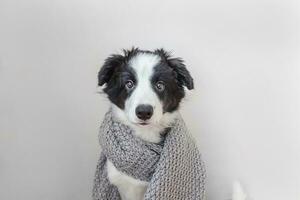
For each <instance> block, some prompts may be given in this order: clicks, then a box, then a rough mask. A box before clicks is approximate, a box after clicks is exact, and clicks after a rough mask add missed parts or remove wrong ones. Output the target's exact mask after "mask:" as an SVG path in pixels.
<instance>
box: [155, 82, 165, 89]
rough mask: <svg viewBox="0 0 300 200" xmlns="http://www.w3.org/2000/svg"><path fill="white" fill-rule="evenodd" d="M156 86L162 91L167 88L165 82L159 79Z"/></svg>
mask: <svg viewBox="0 0 300 200" xmlns="http://www.w3.org/2000/svg"><path fill="white" fill-rule="evenodd" d="M155 87H156V89H157V90H158V91H160V92H162V91H164V90H165V83H164V82H162V81H158V82H157V83H156V84H155Z"/></svg>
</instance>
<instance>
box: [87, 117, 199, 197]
mask: <svg viewBox="0 0 300 200" xmlns="http://www.w3.org/2000/svg"><path fill="white" fill-rule="evenodd" d="M162 135H163V140H162V142H161V143H159V144H155V143H150V142H145V141H143V140H141V139H140V138H138V137H136V136H135V135H134V134H133V131H132V129H130V128H129V127H128V126H126V125H124V124H122V123H120V122H117V121H116V120H114V119H113V116H112V113H111V111H109V112H108V113H106V115H105V118H104V120H103V123H102V125H101V127H100V132H99V141H100V145H101V148H102V152H101V154H100V159H99V161H98V164H97V169H96V174H95V180H94V188H93V199H94V200H121V197H120V194H119V192H118V189H117V187H116V186H114V185H112V184H110V182H109V180H108V177H107V169H106V161H107V159H109V160H110V161H111V162H112V163H113V164H114V166H115V167H116V168H117V169H118V170H119V171H122V172H124V173H126V174H127V175H129V176H132V177H134V178H136V179H139V180H142V181H147V182H149V184H148V187H147V190H146V193H145V196H144V199H145V200H204V196H205V188H204V186H205V168H204V163H203V162H202V160H201V155H200V153H199V151H198V149H197V147H196V144H195V142H194V140H193V138H192V137H191V135H190V134H189V133H188V131H187V128H186V126H185V123H184V122H183V120H182V119H181V118H177V119H176V120H175V121H174V123H173V124H172V125H171V128H168V129H167V130H166V132H165V133H163V134H162Z"/></svg>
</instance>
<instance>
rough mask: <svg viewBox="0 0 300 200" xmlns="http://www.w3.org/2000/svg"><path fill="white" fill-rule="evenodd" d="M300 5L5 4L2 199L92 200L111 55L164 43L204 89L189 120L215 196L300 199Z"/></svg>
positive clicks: (63, 0)
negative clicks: (241, 192) (101, 79)
mask: <svg viewBox="0 0 300 200" xmlns="http://www.w3.org/2000/svg"><path fill="white" fill-rule="evenodd" d="M299 8H300V7H299V3H298V2H297V1H277V0H275V1H272V0H257V1H253V0H248V1H238V0H236V1H234V0H231V1H221V0H212V1H208V0H206V1H196V0H195V1H179V0H152V1H146V0H139V1H138V0H137V1H133V0H120V1H116V0H109V1H108V0H107V1H103V0H85V1H83V0H72V1H71V0H43V1H41V0H26V1H21V0H20V1H18V0H0V199H1V200H17V199H25V200H82V199H91V190H92V183H93V176H94V172H95V167H96V162H97V159H98V156H99V145H98V138H97V134H98V128H99V125H100V122H101V120H102V118H103V114H104V112H106V110H107V109H108V106H109V103H108V101H107V100H106V98H105V95H101V94H98V93H97V91H98V89H99V88H97V72H98V70H99V69H100V67H101V64H102V63H103V60H104V59H105V58H106V57H107V56H108V55H109V54H111V53H118V52H120V49H122V48H130V47H132V46H137V47H140V48H142V49H149V50H152V49H155V48H159V47H164V48H166V49H167V50H170V51H172V52H173V53H174V55H175V56H180V57H182V58H184V59H185V61H186V64H187V67H188V69H189V70H190V71H191V73H192V75H193V77H194V79H195V87H196V88H195V90H194V91H192V92H190V93H189V94H188V96H187V99H186V100H185V101H184V103H183V105H182V115H183V117H184V119H185V121H186V123H187V124H188V127H189V129H190V131H191V132H192V134H193V135H194V136H195V137H196V139H197V142H198V144H199V148H200V149H201V151H202V154H203V158H204V160H205V162H206V167H207V174H208V178H207V197H208V200H227V199H229V198H230V193H231V185H232V182H233V181H234V180H239V181H240V182H241V183H242V185H243V186H244V187H245V190H246V192H247V193H248V194H249V196H250V199H252V200H254V199H255V200H299V199H300V87H299V86H300V68H299V64H300V59H299V52H300V51H299V47H300V43H299V42H300V41H299V36H300V34H299V33H300V32H299V24H300V23H299V22H300V17H299V14H298V13H299V11H300V9H299Z"/></svg>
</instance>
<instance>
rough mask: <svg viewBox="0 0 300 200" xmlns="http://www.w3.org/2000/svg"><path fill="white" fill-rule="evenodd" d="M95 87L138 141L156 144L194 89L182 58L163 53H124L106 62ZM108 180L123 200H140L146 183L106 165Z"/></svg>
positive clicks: (116, 116)
mask: <svg viewBox="0 0 300 200" xmlns="http://www.w3.org/2000/svg"><path fill="white" fill-rule="evenodd" d="M98 85H99V86H103V85H105V87H104V89H103V91H104V92H105V93H106V94H107V96H108V98H109V100H110V101H111V108H112V112H113V115H114V117H115V118H116V119H117V120H119V121H120V122H121V123H123V124H125V125H128V126H129V127H131V128H132V130H134V134H135V135H136V136H137V137H140V138H141V139H143V140H145V141H148V142H154V143H158V142H160V141H161V137H160V133H161V132H163V131H164V129H166V128H168V127H170V124H171V123H172V121H173V120H174V119H176V117H177V115H178V108H179V105H180V102H181V100H182V98H183V97H184V95H185V89H184V88H185V87H186V88H187V89H189V90H191V89H193V88H194V85H193V79H192V77H191V75H190V73H189V71H188V70H187V69H186V67H185V65H184V63H183V60H182V59H181V58H173V57H171V55H170V54H169V53H168V52H166V51H165V50H163V49H157V50H154V51H144V50H140V49H138V48H132V49H131V50H124V51H123V54H122V55H121V54H115V55H111V56H110V57H108V58H107V59H106V60H105V63H104V65H103V66H102V68H101V70H100V71H99V74H98ZM107 170H108V178H109V180H110V182H111V183H112V184H113V185H115V186H117V188H118V190H119V192H120V194H121V197H122V199H123V200H142V199H143V195H144V193H145V191H146V188H147V182H144V181H140V180H137V179H134V178H132V177H130V176H128V175H126V174H124V173H122V172H120V171H118V170H117V169H116V168H115V167H114V165H113V163H111V162H110V161H108V163H107Z"/></svg>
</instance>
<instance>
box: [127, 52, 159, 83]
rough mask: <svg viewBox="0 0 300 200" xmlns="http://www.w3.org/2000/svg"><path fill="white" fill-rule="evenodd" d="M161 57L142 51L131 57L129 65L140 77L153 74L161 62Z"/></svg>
mask: <svg viewBox="0 0 300 200" xmlns="http://www.w3.org/2000/svg"><path fill="white" fill-rule="evenodd" d="M160 61H161V57H160V56H158V55H156V54H150V53H140V54H138V55H136V56H134V57H133V58H131V59H130V61H129V65H130V67H131V68H133V70H134V71H135V72H136V74H137V76H138V79H140V78H146V77H149V76H151V75H152V73H153V69H154V67H155V66H157V65H158V64H159V62H160Z"/></svg>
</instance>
